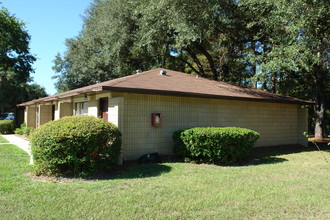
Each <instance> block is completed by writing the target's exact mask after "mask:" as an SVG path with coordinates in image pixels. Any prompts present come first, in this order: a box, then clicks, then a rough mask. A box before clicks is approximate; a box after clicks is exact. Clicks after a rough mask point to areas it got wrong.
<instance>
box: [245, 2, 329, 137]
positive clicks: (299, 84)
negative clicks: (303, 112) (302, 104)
mask: <svg viewBox="0 0 330 220" xmlns="http://www.w3.org/2000/svg"><path fill="white" fill-rule="evenodd" d="M239 7H240V8H241V9H242V10H243V11H244V13H245V14H246V15H247V17H248V18H249V19H250V20H249V21H248V22H247V26H248V27H249V28H250V29H251V30H254V36H253V39H254V40H257V43H258V45H259V46H258V47H257V48H254V49H255V50H257V51H258V52H257V53H251V55H250V56H249V57H248V58H249V59H250V60H253V62H256V63H258V68H259V73H260V74H256V76H255V77H256V78H259V79H262V81H263V85H264V87H265V88H269V89H270V90H271V91H273V92H278V93H282V94H286V95H293V96H296V97H300V98H305V99H313V100H314V101H315V106H314V113H315V117H316V123H315V136H316V137H317V138H323V137H325V136H327V134H326V118H325V112H326V109H327V107H326V104H327V103H329V101H330V100H329V98H328V97H329V94H330V74H329V46H330V41H329V19H330V10H329V8H330V2H329V1H326V0H319V1H314V0H292V1H286V0H277V1H271V0H262V1H260V0H247V1H240V2H239ZM251 45H253V44H251Z"/></svg>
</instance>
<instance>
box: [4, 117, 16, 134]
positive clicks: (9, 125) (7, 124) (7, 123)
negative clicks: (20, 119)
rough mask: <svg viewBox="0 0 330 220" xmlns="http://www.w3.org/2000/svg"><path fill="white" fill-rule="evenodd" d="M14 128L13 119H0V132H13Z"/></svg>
mask: <svg viewBox="0 0 330 220" xmlns="http://www.w3.org/2000/svg"><path fill="white" fill-rule="evenodd" d="M14 129H15V126H14V121H13V120H0V134H13V133H14Z"/></svg>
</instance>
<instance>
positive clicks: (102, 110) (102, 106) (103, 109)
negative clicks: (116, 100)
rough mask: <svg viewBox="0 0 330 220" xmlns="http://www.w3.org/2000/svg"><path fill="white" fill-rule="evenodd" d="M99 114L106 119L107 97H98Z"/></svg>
mask: <svg viewBox="0 0 330 220" xmlns="http://www.w3.org/2000/svg"><path fill="white" fill-rule="evenodd" d="M100 116H101V118H102V119H103V120H104V121H108V98H101V99H100Z"/></svg>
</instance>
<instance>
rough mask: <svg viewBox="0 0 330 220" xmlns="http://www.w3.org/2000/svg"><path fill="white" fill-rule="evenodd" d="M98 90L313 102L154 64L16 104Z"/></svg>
mask: <svg viewBox="0 0 330 220" xmlns="http://www.w3.org/2000/svg"><path fill="white" fill-rule="evenodd" d="M161 70H165V71H166V75H161V74H160V71H161ZM100 91H113V92H130V93H143V94H160V95H175V96H189V97H204V98H220V99H238V100H251V101H263V102H280V103H293V104H313V102H310V101H305V100H301V99H297V98H292V97H288V96H282V95H276V94H273V93H270V92H266V91H261V90H257V89H251V88H242V87H239V86H235V85H231V84H229V83H225V82H218V81H214V80H209V79H205V78H201V77H196V76H193V75H190V74H186V73H181V72H177V71H172V70H167V69H161V68H158V69H153V70H149V71H145V72H142V73H139V74H135V75H130V76H125V77H121V78H118V79H114V80H109V81H106V82H102V83H98V84H94V85H90V86H85V87H82V88H79V89H74V90H71V91H67V92H63V93H59V94H57V95H53V96H48V97H45V98H41V99H37V100H33V101H29V102H25V103H22V104H19V105H18V106H26V105H32V104H37V103H42V102H49V101H54V100H57V99H61V98H68V97H72V96H76V95H79V94H84V93H93V92H100Z"/></svg>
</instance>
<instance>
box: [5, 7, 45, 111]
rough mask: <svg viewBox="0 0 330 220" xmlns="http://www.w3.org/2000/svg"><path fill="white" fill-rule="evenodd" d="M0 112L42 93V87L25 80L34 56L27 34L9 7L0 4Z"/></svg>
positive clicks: (29, 78)
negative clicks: (7, 8)
mask: <svg viewBox="0 0 330 220" xmlns="http://www.w3.org/2000/svg"><path fill="white" fill-rule="evenodd" d="M0 33H1V37H0V91H1V92H0V112H5V111H13V110H14V108H15V105H16V104H18V103H22V102H24V101H28V100H31V99H34V98H39V97H43V96H45V95H46V94H45V90H44V89H43V88H40V86H36V84H32V85H31V84H28V82H31V81H32V80H31V77H30V73H32V72H33V68H32V64H33V62H34V61H35V60H36V58H35V57H34V56H33V55H31V53H30V47H29V42H30V36H29V34H28V32H27V31H26V30H25V25H24V23H23V22H22V21H20V20H19V19H18V18H16V17H15V16H13V15H11V14H10V13H9V11H8V10H6V9H4V8H0Z"/></svg>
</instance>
